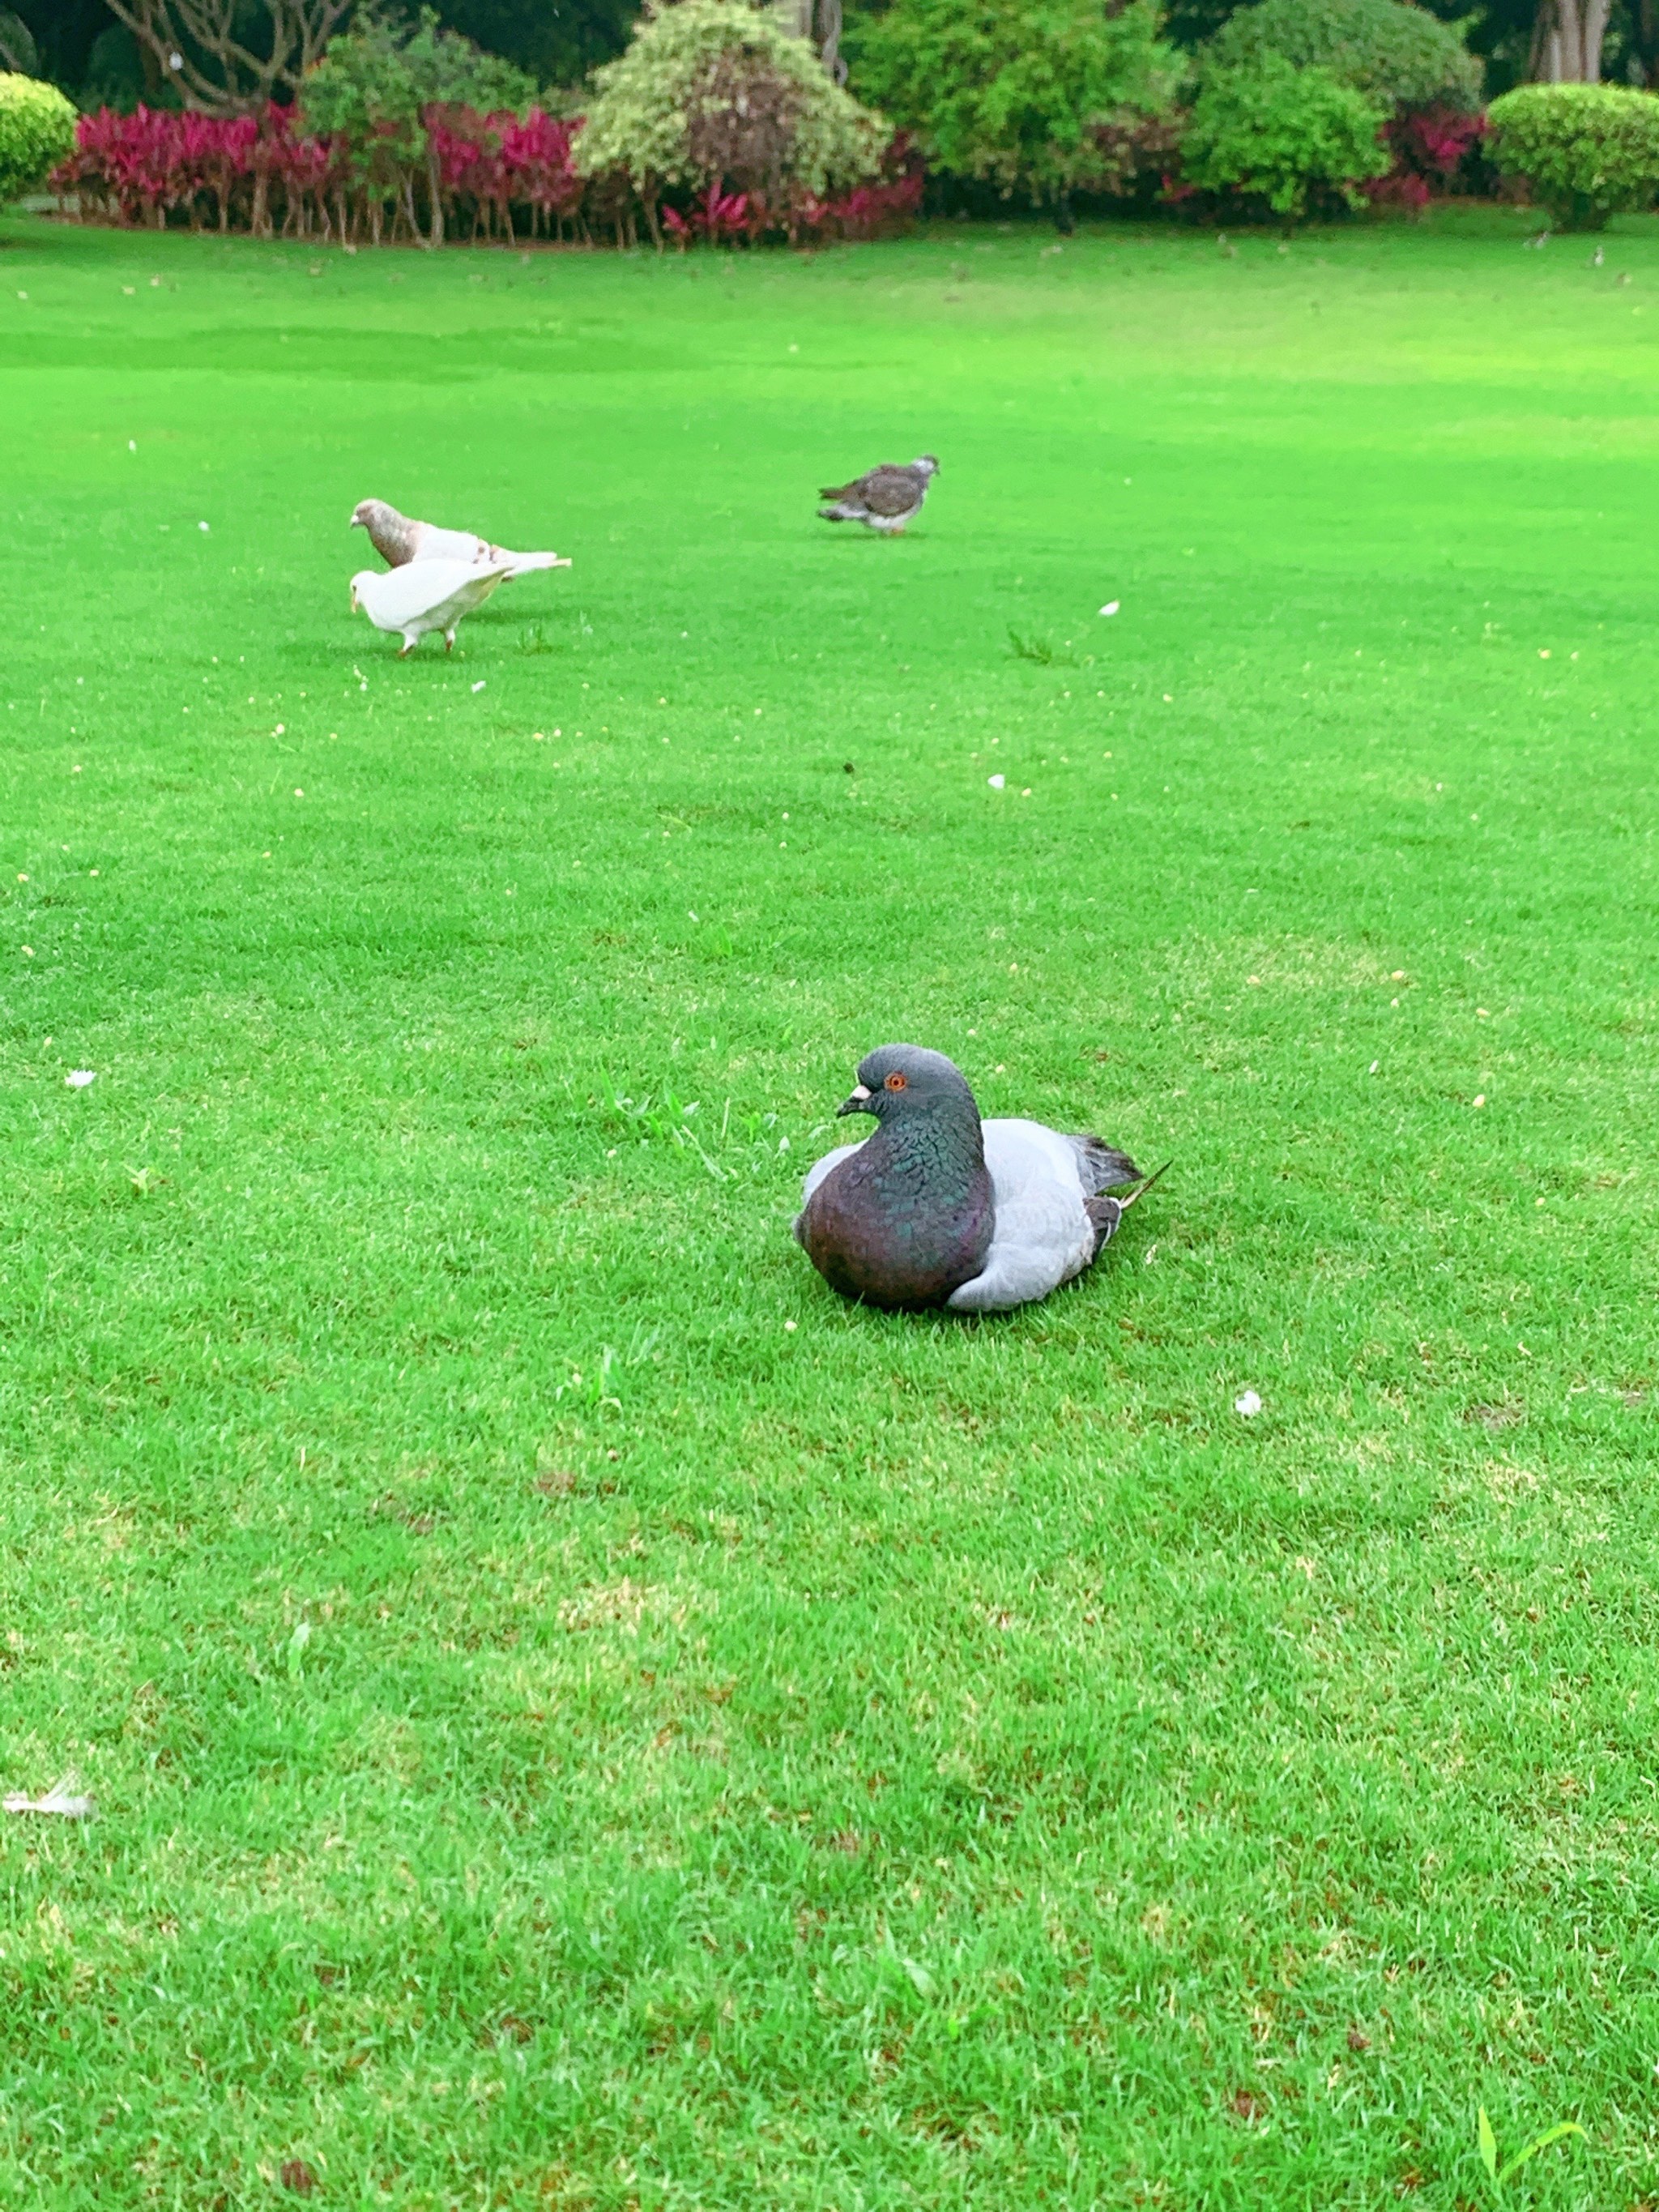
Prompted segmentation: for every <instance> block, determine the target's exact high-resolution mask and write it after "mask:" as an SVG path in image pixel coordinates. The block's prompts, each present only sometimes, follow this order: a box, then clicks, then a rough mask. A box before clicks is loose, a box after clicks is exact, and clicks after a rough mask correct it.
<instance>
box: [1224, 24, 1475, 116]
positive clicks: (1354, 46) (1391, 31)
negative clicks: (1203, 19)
mask: <svg viewBox="0 0 1659 2212" xmlns="http://www.w3.org/2000/svg"><path fill="white" fill-rule="evenodd" d="M1270 57H1271V58H1278V59H1279V60H1282V61H1286V62H1289V63H1290V64H1291V66H1292V67H1293V68H1296V69H1304V70H1305V69H1320V70H1328V72H1329V73H1330V75H1331V76H1333V77H1334V78H1335V80H1336V82H1338V83H1339V84H1343V85H1347V86H1350V87H1351V88H1352V89H1353V90H1354V91H1355V92H1359V93H1363V94H1364V96H1365V98H1366V99H1367V100H1370V101H1372V102H1374V103H1375V105H1376V106H1379V107H1381V108H1383V110H1384V111H1385V112H1387V113H1389V114H1394V113H1396V112H1398V111H1399V110H1400V109H1401V108H1406V107H1432V106H1437V105H1442V104H1443V105H1445V106H1451V107H1464V108H1475V107H1479V106H1480V62H1479V61H1478V60H1477V58H1475V56H1474V55H1473V54H1472V53H1470V52H1468V49H1467V48H1466V47H1465V46H1464V44H1463V41H1462V39H1461V38H1460V37H1459V36H1458V34H1457V33H1456V32H1455V31H1454V30H1453V29H1451V28H1450V27H1449V25H1447V24H1445V23H1443V22H1441V21H1438V20H1437V18H1436V17H1435V16H1433V15H1430V14H1429V12H1428V10H1427V9H1426V8H1413V7H1407V6H1405V5H1403V4H1401V0H1259V4H1258V5H1257V6H1255V7H1253V8H1241V9H1239V10H1238V12H1237V15H1233V16H1231V18H1230V19H1229V20H1228V21H1227V22H1225V24H1223V26H1222V27H1221V28H1220V30H1218V32H1217V33H1216V34H1215V36H1214V38H1212V40H1210V42H1209V44H1208V45H1207V46H1206V47H1205V48H1204V50H1203V54H1202V57H1201V67H1202V70H1203V72H1204V74H1205V75H1206V76H1209V75H1211V74H1212V73H1220V72H1223V71H1226V72H1228V73H1231V72H1234V71H1243V72H1249V73H1250V74H1252V75H1254V74H1255V72H1257V71H1258V70H1261V67H1262V66H1263V64H1265V63H1266V62H1267V60H1268V59H1269V58H1270Z"/></svg>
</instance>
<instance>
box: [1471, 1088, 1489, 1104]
mask: <svg viewBox="0 0 1659 2212" xmlns="http://www.w3.org/2000/svg"><path fill="white" fill-rule="evenodd" d="M1470 1103H1472V1104H1474V1105H1476V1106H1484V1105H1485V1104H1486V1092H1485V1091H1476V1092H1475V1094H1474V1098H1473V1100H1472V1101H1471V1102H1470Z"/></svg>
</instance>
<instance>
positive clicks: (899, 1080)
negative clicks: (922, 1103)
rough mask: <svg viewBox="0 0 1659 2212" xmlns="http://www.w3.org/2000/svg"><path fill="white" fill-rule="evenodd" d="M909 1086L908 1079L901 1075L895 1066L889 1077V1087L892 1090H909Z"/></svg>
mask: <svg viewBox="0 0 1659 2212" xmlns="http://www.w3.org/2000/svg"><path fill="white" fill-rule="evenodd" d="M909 1087H910V1085H909V1081H908V1078H907V1077H905V1076H902V1075H901V1074H900V1073H899V1072H898V1070H897V1068H895V1069H894V1070H893V1072H892V1073H891V1074H890V1076H889V1077H888V1079H887V1088H888V1089H889V1090H890V1091H908V1089H909Z"/></svg>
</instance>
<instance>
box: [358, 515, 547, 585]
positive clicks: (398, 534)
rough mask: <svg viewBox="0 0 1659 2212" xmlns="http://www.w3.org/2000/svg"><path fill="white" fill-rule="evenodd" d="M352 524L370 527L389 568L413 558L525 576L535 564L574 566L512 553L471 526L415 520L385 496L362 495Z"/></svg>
mask: <svg viewBox="0 0 1659 2212" xmlns="http://www.w3.org/2000/svg"><path fill="white" fill-rule="evenodd" d="M351 527H352V528H353V529H354V530H366V531H368V538H369V543H370V544H372V545H373V546H374V550H375V551H376V552H377V553H378V554H379V555H380V558H381V560H383V561H384V562H386V566H387V568H405V567H407V566H408V564H409V563H410V562H411V561H464V562H466V564H467V565H468V567H469V568H473V567H489V568H496V567H501V566H502V565H505V567H506V569H507V574H508V575H509V576H522V575H526V574H528V573H529V571H530V570H531V569H532V568H568V567H569V566H570V563H569V562H568V560H562V559H561V558H560V556H558V554H556V553H510V552H508V551H507V548H506V547H505V546H502V545H492V544H490V543H489V539H488V538H475V537H474V535H473V534H472V532H471V531H470V530H441V529H439V527H438V526H437V525H436V524H435V523H431V522H416V521H413V520H410V517H409V516H408V515H406V514H399V513H398V510H397V508H396V507H390V506H388V505H387V503H386V501H385V500H383V499H360V500H359V501H358V502H357V504H356V507H353V509H352V510H351Z"/></svg>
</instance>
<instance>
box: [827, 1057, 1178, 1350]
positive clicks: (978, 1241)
mask: <svg viewBox="0 0 1659 2212" xmlns="http://www.w3.org/2000/svg"><path fill="white" fill-rule="evenodd" d="M838 1110H839V1112H840V1113H842V1114H870V1115H874V1117H875V1120H876V1123H877V1128H876V1133H875V1135H874V1136H873V1137H869V1138H866V1140H865V1142H864V1143H863V1144H861V1145H842V1146H837V1148H836V1150H835V1151H834V1152H829V1153H826V1154H825V1156H824V1158H823V1159H821V1160H819V1161H817V1163H816V1164H814V1166H813V1167H812V1168H811V1170H809V1171H808V1174H807V1176H806V1182H805V1189H804V1190H803V1191H802V1194H801V1211H800V1217H799V1219H798V1220H797V1222H796V1224H795V1236H796V1237H797V1239H798V1241H799V1243H800V1244H801V1245H802V1246H803V1247H804V1248H805V1252H806V1255H807V1257H808V1258H809V1259H810V1260H811V1262H812V1264H813V1266H814V1267H816V1268H817V1271H818V1273H820V1274H821V1275H822V1276H823V1279H824V1280H825V1281H826V1282H827V1283H828V1284H829V1285H830V1287H831V1288H832V1289H833V1290H836V1291H840V1292H841V1293H842V1297H849V1298H860V1299H862V1300H863V1301H864V1302H865V1303H866V1304H869V1305H874V1306H884V1307H890V1308H895V1307H896V1308H910V1309H915V1308H917V1307H925V1306H941V1305H942V1306H948V1307H950V1308H951V1310H952V1311H954V1312H957V1313H1006V1312H1008V1311H1009V1310H1011V1309H1012V1308H1013V1307H1015V1306H1023V1305H1029V1304H1030V1303H1031V1302H1032V1301H1033V1300H1034V1299H1036V1298H1044V1297H1048V1293H1049V1291H1053V1290H1057V1289H1058V1288H1059V1286H1060V1284H1062V1283H1068V1282H1070V1281H1071V1279H1072V1278H1073V1276H1074V1275H1080V1274H1081V1273H1083V1270H1084V1269H1085V1267H1089V1266H1090V1265H1091V1263H1092V1262H1093V1261H1094V1260H1095V1258H1096V1257H1097V1255H1098V1253H1099V1252H1100V1250H1101V1249H1102V1247H1103V1245H1104V1244H1105V1243H1106V1242H1107V1241H1108V1239H1109V1237H1111V1236H1112V1235H1113V1233H1114V1231H1115V1230H1116V1228H1117V1225H1118V1224H1119V1222H1120V1221H1121V1219H1122V1218H1123V1216H1124V1214H1125V1213H1126V1212H1127V1210H1128V1208H1129V1207H1130V1206H1133V1204H1134V1202H1135V1200H1137V1199H1138V1198H1139V1197H1141V1196H1142V1195H1143V1194H1145V1193H1146V1191H1148V1190H1149V1189H1150V1188H1152V1184H1153V1183H1154V1182H1157V1180H1158V1176H1155V1175H1154V1176H1143V1175H1142V1174H1141V1172H1140V1170H1139V1168H1137V1167H1136V1165H1135V1164H1134V1162H1133V1160H1132V1159H1130V1158H1128V1156H1127V1153H1124V1152H1119V1151H1118V1150H1117V1149H1116V1148H1115V1146H1111V1145H1107V1144H1103V1143H1102V1141H1101V1139H1099V1138H1098V1137H1089V1136H1072V1135H1068V1134H1066V1133H1064V1132H1063V1131H1061V1130H1059V1129H1050V1128H1048V1127H1045V1126H1044V1124H1043V1123H1042V1122H1041V1121H1013V1120H1009V1121H1001V1120H999V1121H981V1119H980V1115H979V1109H978V1107H977V1106H976V1105H975V1102H974V1094H973V1092H972V1091H970V1090H969V1087H968V1085H967V1083H966V1081H965V1080H964V1079H963V1074H962V1072H961V1070H960V1069H959V1068H958V1067H957V1066H954V1065H953V1063H952V1062H951V1061H950V1060H947V1059H946V1058H945V1054H943V1053H939V1052H927V1051H925V1050H923V1049H922V1048H921V1047H920V1046H917V1045H908V1044H890V1045H883V1046H881V1047H880V1048H878V1050H877V1051H875V1052H872V1053H870V1054H866V1057H865V1059H864V1060H862V1061H861V1062H860V1066H859V1079H858V1082H857V1085H855V1086H854V1091H853V1094H852V1096H851V1097H850V1098H848V1099H847V1100H846V1101H845V1103H843V1104H842V1106H841V1108H840V1109H838ZM1162 1173H1163V1170H1162V1169H1159V1170H1158V1174H1159V1175H1161V1174H1162Z"/></svg>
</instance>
